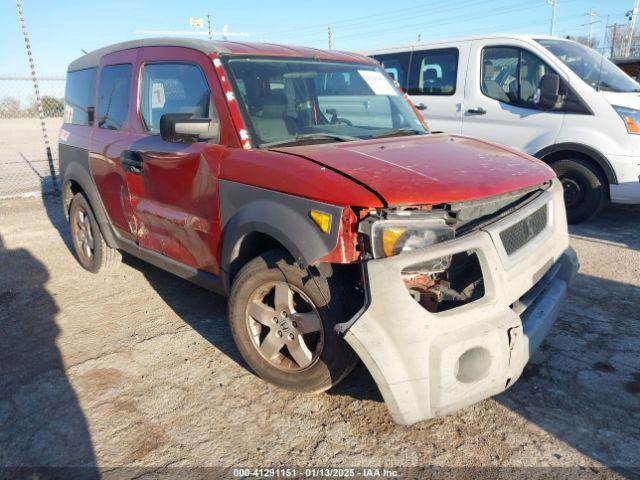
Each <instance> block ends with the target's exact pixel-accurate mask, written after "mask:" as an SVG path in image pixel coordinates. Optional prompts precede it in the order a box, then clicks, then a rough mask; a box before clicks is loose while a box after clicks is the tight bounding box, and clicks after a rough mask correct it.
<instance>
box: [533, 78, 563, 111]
mask: <svg viewBox="0 0 640 480" xmlns="http://www.w3.org/2000/svg"><path fill="white" fill-rule="evenodd" d="M559 100H560V77H559V76H558V75H556V74H554V73H547V74H546V75H543V76H542V78H541V79H540V85H539V86H538V89H537V90H536V93H535V95H534V97H533V102H534V103H535V104H536V105H537V106H538V107H540V108H546V109H552V108H553V107H555V106H556V104H557V103H558V101H559Z"/></svg>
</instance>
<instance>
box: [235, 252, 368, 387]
mask: <svg viewBox="0 0 640 480" xmlns="http://www.w3.org/2000/svg"><path fill="white" fill-rule="evenodd" d="M272 282H278V283H280V282H285V283H286V284H287V285H289V286H290V287H291V288H292V289H297V290H299V291H300V292H302V293H303V294H304V295H306V296H307V298H308V299H309V300H310V301H311V302H313V304H314V306H315V308H316V310H315V311H317V313H318V315H319V317H320V320H321V325H322V332H323V343H322V348H321V349H320V350H319V351H318V350H316V352H317V353H314V355H317V358H316V361H315V363H312V364H311V365H310V366H309V367H307V368H303V369H300V370H296V371H284V370H281V369H279V368H277V367H276V366H274V365H273V362H272V361H269V360H267V359H265V357H264V356H263V355H262V354H261V353H260V351H259V349H260V347H259V346H258V345H257V344H256V340H255V339H254V338H255V336H253V337H252V333H250V332H251V328H250V327H249V315H248V308H249V305H250V303H249V302H250V301H252V299H253V298H254V295H255V292H256V291H259V290H260V289H261V288H264V287H263V286H264V285H270V284H271V283H272ZM340 283H341V282H340V281H338V280H336V281H335V282H334V281H333V278H332V282H331V284H330V283H329V282H328V280H327V278H325V277H324V276H320V275H312V274H310V272H309V271H308V270H304V269H302V268H300V267H299V266H298V265H296V264H295V263H294V262H293V261H292V259H291V258H290V257H289V256H288V255H287V254H286V252H284V251H282V250H273V251H270V252H268V253H266V254H263V255H261V256H259V257H257V258H255V259H253V260H252V261H250V262H249V263H247V264H246V265H245V266H244V267H243V268H242V269H241V270H240V272H238V275H237V276H236V277H235V279H234V281H233V284H232V286H231V295H230V297H229V323H230V326H231V332H232V334H233V338H234V340H235V343H236V345H237V347H238V350H239V351H240V354H241V355H242V357H243V358H244V360H245V361H246V362H247V364H248V365H249V367H251V369H252V370H253V371H254V372H255V373H256V374H257V375H258V376H259V377H261V378H262V379H264V380H266V381H268V382H270V383H272V384H274V385H276V386H278V387H281V388H285V389H288V390H294V391H297V392H304V393H319V392H323V391H325V390H328V389H329V388H331V387H332V386H334V385H336V384H337V383H338V382H340V381H341V380H342V379H343V378H344V377H345V376H347V375H348V374H349V372H350V371H351V370H352V369H353V367H354V366H355V365H356V363H357V362H358V357H357V355H356V354H355V353H354V352H353V350H352V349H351V348H350V347H349V345H348V344H347V342H345V340H344V339H343V338H341V337H340V336H339V335H337V334H336V333H335V332H334V328H333V327H334V325H335V324H336V323H340V322H343V321H345V320H346V318H345V317H346V315H348V313H347V308H348V307H347V305H348V304H349V302H348V301H345V300H348V299H347V298H346V297H345V295H346V293H345V292H347V291H348V290H347V287H348V286H347V285H346V282H342V284H340ZM266 288H267V289H268V288H269V287H266ZM274 288H275V287H274ZM274 292H275V290H274ZM274 299H275V293H274ZM274 304H275V300H274ZM276 308H277V306H276ZM293 315H295V314H292V318H293ZM274 321H275V318H274ZM259 327H260V328H264V329H265V330H267V331H268V333H269V334H271V333H272V332H271V329H270V328H274V330H275V329H278V328H280V327H279V326H278V325H277V324H276V325H275V326H273V325H272V326H271V327H262V325H260V326H259ZM278 333H280V332H278ZM287 353H288V347H287V346H286V345H285V346H284V347H282V349H281V350H279V351H278V353H277V354H276V355H277V356H278V357H285V356H286V355H287Z"/></svg>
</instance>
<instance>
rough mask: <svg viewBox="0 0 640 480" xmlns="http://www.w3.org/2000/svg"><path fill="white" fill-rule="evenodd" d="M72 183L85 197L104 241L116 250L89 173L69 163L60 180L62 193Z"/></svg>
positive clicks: (116, 245) (110, 229)
mask: <svg viewBox="0 0 640 480" xmlns="http://www.w3.org/2000/svg"><path fill="white" fill-rule="evenodd" d="M70 181H73V182H75V183H77V184H78V185H79V186H80V188H81V189H82V191H83V192H84V194H85V195H86V196H87V199H88V200H89V204H90V205H91V208H92V210H93V214H94V215H95V217H96V220H97V221H98V225H99V226H100V231H101V232H102V236H103V237H104V241H105V242H106V243H107V245H109V247H111V248H118V243H117V242H116V238H115V235H114V233H113V230H112V228H111V223H110V222H109V218H108V217H107V213H106V211H105V208H104V205H103V204H102V199H101V198H100V194H99V193H98V189H97V188H96V186H95V183H94V182H93V178H92V177H91V175H90V174H89V172H88V171H87V170H86V168H84V166H82V165H81V164H79V163H76V162H70V163H69V164H68V165H67V166H66V169H65V172H64V178H63V179H62V190H63V191H64V188H65V186H66V185H67V184H68V183H69V182H70Z"/></svg>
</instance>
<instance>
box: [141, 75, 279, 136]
mask: <svg viewBox="0 0 640 480" xmlns="http://www.w3.org/2000/svg"><path fill="white" fill-rule="evenodd" d="M272 88H274V89H276V88H277V86H276V85H273V86H272ZM140 111H141V113H142V121H143V123H144V126H145V128H146V129H147V130H148V131H149V132H151V133H159V132H160V117H162V115H164V114H165V113H191V114H193V115H194V116H195V117H201V118H216V115H215V111H214V109H213V106H212V104H211V92H210V91H209V85H207V81H206V79H205V77H204V75H203V73H202V71H201V70H200V67H198V66H197V65H193V64H190V63H152V64H148V65H145V67H144V71H143V73H142V96H141V99H140Z"/></svg>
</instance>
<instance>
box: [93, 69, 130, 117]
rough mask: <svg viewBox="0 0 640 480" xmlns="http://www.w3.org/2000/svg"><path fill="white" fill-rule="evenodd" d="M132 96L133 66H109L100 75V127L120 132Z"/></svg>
mask: <svg viewBox="0 0 640 480" xmlns="http://www.w3.org/2000/svg"><path fill="white" fill-rule="evenodd" d="M130 94H131V64H128V63H127V64H123V65H108V66H106V67H104V68H103V69H102V71H101V73H100V91H99V95H98V127H100V128H106V129H109V130H120V129H121V128H122V126H123V125H124V122H125V120H126V119H127V112H128V111H129V96H130Z"/></svg>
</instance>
